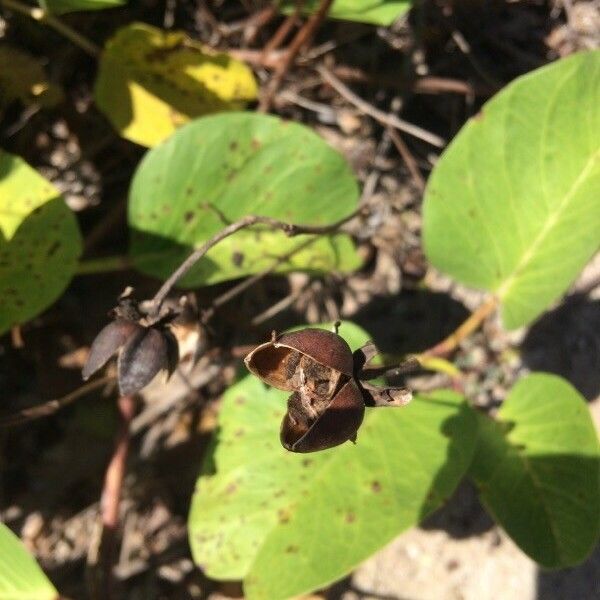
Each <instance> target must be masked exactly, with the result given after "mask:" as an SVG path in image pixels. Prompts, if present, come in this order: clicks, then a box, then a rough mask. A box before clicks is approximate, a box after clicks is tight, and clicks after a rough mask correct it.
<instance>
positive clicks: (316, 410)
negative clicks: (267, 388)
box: [245, 329, 365, 452]
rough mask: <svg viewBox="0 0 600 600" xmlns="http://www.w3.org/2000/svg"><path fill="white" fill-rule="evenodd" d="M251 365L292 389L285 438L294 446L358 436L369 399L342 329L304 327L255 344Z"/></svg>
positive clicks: (313, 446)
mask: <svg viewBox="0 0 600 600" xmlns="http://www.w3.org/2000/svg"><path fill="white" fill-rule="evenodd" d="M245 363H246V366H247V367H248V370H249V371H250V372H252V373H254V374H255V375H256V376H257V377H259V378H260V379H261V380H262V381H264V382H265V383H267V384H268V385H271V386H273V387H276V388H278V389H280V390H285V391H290V392H292V394H291V396H290V397H289V398H288V410H287V413H286V415H285V417H284V418H283V422H282V424H281V443H282V444H283V446H284V447H285V448H287V449H288V450H291V451H292V452H315V451H318V450H325V449H326V448H331V447H333V446H338V445H339V444H342V443H344V442H345V441H347V440H352V441H355V440H356V432H357V431H358V428H359V427H360V425H361V423H362V420H363V416H364V412H365V403H364V400H363V396H362V393H361V391H360V389H359V388H358V385H357V384H356V381H355V380H354V360H353V356H352V351H351V350H350V347H349V346H348V344H347V343H346V341H345V340H344V339H343V338H341V337H340V336H339V335H337V334H336V333H333V332H331V331H325V330H323V329H303V330H302V331H296V332H293V333H287V334H283V335H281V336H279V337H277V338H275V339H273V340H272V341H270V342H267V343H266V344H261V345H260V346H258V347H257V348H255V349H254V350H253V351H252V352H251V353H250V354H248V356H246V358H245Z"/></svg>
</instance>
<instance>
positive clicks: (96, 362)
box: [82, 288, 179, 395]
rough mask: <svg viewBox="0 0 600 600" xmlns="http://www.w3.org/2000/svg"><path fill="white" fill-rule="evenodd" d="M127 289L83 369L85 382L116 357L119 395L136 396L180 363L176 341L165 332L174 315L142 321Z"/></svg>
mask: <svg viewBox="0 0 600 600" xmlns="http://www.w3.org/2000/svg"><path fill="white" fill-rule="evenodd" d="M132 291H133V290H131V289H130V288H128V289H127V290H126V291H125V292H124V293H123V294H122V295H121V297H120V298H119V303H118V305H117V306H116V307H115V308H114V309H113V310H112V311H111V316H112V317H113V319H114V320H113V321H112V322H111V323H109V324H108V325H106V327H104V329H102V330H101V331H100V333H99V334H98V335H97V336H96V338H95V339H94V341H93V343H92V347H91V349H90V354H89V356H88V359H87V361H86V364H85V365H84V367H83V371H82V376H83V379H84V380H87V379H89V377H91V376H92V375H93V374H94V373H95V372H96V371H98V370H99V369H101V368H102V367H103V366H104V365H105V364H106V363H107V362H108V361H109V360H110V359H111V358H112V357H113V356H114V355H115V354H118V368H117V373H118V381H119V391H120V393H121V394H122V395H130V394H135V393H136V392H138V391H139V390H141V389H142V388H144V387H146V386H147V385H148V384H149V383H150V382H151V381H152V380H153V379H154V377H155V376H156V375H157V374H158V373H159V372H160V371H166V373H167V376H170V375H171V374H172V373H173V371H174V370H175V368H176V367H177V363H178V361H179V350H178V345H177V340H176V339H175V336H174V335H173V334H172V333H171V331H170V330H169V328H168V323H169V322H170V321H171V320H172V319H173V318H174V316H173V315H167V316H163V317H161V318H157V319H155V320H149V319H147V318H146V317H144V316H143V315H142V314H141V312H140V310H139V307H138V303H137V302H136V301H135V300H134V299H133V298H132Z"/></svg>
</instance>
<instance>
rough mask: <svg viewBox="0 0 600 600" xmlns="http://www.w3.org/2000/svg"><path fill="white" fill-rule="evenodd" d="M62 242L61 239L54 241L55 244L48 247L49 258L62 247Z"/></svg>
mask: <svg viewBox="0 0 600 600" xmlns="http://www.w3.org/2000/svg"><path fill="white" fill-rule="evenodd" d="M60 246H61V244H60V242H59V241H56V242H54V244H52V246H50V248H48V251H47V252H46V256H47V257H48V258H51V257H52V256H54V255H55V254H56V252H57V250H58V249H59V248H60Z"/></svg>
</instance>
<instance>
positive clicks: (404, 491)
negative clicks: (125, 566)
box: [189, 323, 476, 600]
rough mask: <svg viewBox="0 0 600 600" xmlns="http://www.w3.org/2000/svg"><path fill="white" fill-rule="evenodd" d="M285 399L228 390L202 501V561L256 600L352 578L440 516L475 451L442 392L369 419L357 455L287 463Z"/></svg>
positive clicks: (198, 541) (455, 401)
mask: <svg viewBox="0 0 600 600" xmlns="http://www.w3.org/2000/svg"><path fill="white" fill-rule="evenodd" d="M352 330H354V332H356V333H358V335H355V334H354V332H352ZM349 332H352V335H349ZM340 334H341V335H342V336H344V337H345V338H346V339H347V340H348V341H349V343H350V345H351V346H352V347H354V348H355V347H357V346H359V345H361V344H362V343H363V342H365V341H366V340H367V339H368V336H367V335H366V334H365V333H364V332H362V335H361V332H360V330H358V329H357V328H356V327H355V326H353V327H352V328H350V324H346V323H345V324H343V325H342V327H341V329H340ZM287 396H288V394H287V393H286V392H281V391H278V390H275V389H273V388H267V387H265V386H264V385H263V384H262V383H261V382H260V381H259V380H258V379H257V378H255V377H252V376H248V377H246V378H244V379H243V380H242V381H241V382H240V383H238V384H237V385H235V386H233V387H232V388H230V390H229V391H228V392H227V393H226V395H225V397H224V399H223V404H222V408H221V413H220V418H219V425H220V429H219V434H218V436H217V439H216V450H215V452H214V455H213V457H212V459H213V461H214V465H212V464H211V465H207V466H206V468H205V474H204V475H203V476H202V477H201V478H200V480H199V483H198V488H197V490H196V494H195V495H194V498H193V501H192V509H191V514H190V519H189V535H190V544H191V547H192V552H193V555H194V558H195V560H196V562H197V563H198V564H199V565H200V566H201V567H202V568H203V569H204V570H205V571H206V573H207V574H208V575H209V576H211V577H214V578H218V579H239V578H242V577H245V578H246V579H245V589H246V594H247V597H248V598H251V599H256V598H264V599H269V600H277V599H280V598H288V597H291V596H296V595H298V594H301V593H304V592H308V591H310V590H313V589H316V588H318V587H321V586H323V585H326V584H328V583H330V582H331V581H333V580H335V579H337V578H339V577H341V576H343V575H344V574H345V573H347V572H348V571H350V570H351V569H352V568H353V567H355V566H356V565H357V564H358V563H359V562H361V561H362V560H364V559H365V558H367V557H368V556H369V555H370V554H372V553H373V552H375V551H376V550H377V549H379V548H381V547H382V546H383V545H385V544H386V543H388V542H389V541H390V540H391V539H392V538H393V537H395V536H396V535H398V533H400V532H401V531H403V530H405V529H407V528H408V527H410V526H412V525H414V524H416V523H418V522H419V521H420V520H421V519H423V518H424V517H425V516H426V515H427V514H429V513H430V512H432V511H433V510H434V509H435V508H437V507H439V506H440V505H441V504H442V503H443V502H444V500H445V499H446V498H447V497H448V496H449V495H450V494H451V493H452V491H453V490H454V488H455V486H456V484H457V483H458V481H459V479H460V478H461V476H462V475H463V473H464V472H465V470H466V469H467V468H468V465H469V463H470V461H471V454H472V452H473V449H474V446H475V434H476V428H475V426H476V420H475V415H474V413H473V412H472V411H471V410H470V409H469V407H468V406H467V405H466V404H465V403H464V402H463V400H462V399H461V398H460V397H459V396H458V395H456V394H454V393H453V392H449V391H441V392H437V393H435V394H432V395H431V396H427V397H419V398H417V399H415V400H413V402H412V403H411V404H410V405H408V406H407V407H406V408H402V409H394V408H379V409H368V410H367V415H366V417H365V421H364V423H363V426H362V427H361V429H360V430H359V432H358V441H357V444H356V445H353V444H351V443H346V444H344V445H343V446H339V447H337V448H332V449H330V450H325V451H323V452H319V453H315V454H311V455H309V456H307V455H299V454H293V453H289V452H286V451H285V450H284V449H283V448H282V447H281V445H280V443H279V426H280V422H281V419H282V416H283V414H284V412H285V408H286V399H287ZM215 471H216V472H215Z"/></svg>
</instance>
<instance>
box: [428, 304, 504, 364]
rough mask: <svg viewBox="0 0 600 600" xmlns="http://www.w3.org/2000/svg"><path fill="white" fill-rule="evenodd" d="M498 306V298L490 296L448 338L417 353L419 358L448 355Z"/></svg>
mask: <svg viewBox="0 0 600 600" xmlns="http://www.w3.org/2000/svg"><path fill="white" fill-rule="evenodd" d="M496 308H498V298H496V297H495V296H490V297H489V298H488V299H487V300H486V301H485V302H484V303H483V304H481V305H480V306H479V307H478V308H477V310H475V311H474V312H473V313H472V314H471V316H470V317H468V318H467V319H466V320H465V321H464V322H463V323H462V324H461V325H459V326H458V327H457V328H456V329H455V330H454V331H453V332H452V333H451V334H450V335H449V336H448V337H447V338H445V339H444V340H442V341H441V342H439V343H438V344H436V345H435V346H433V347H432V348H429V349H428V350H425V351H424V352H421V354H419V355H417V358H419V357H423V358H432V357H438V358H439V357H443V356H447V355H448V354H450V353H451V352H453V351H454V350H456V348H457V347H458V345H459V344H460V343H461V342H462V341H463V340H464V339H465V338H467V337H468V336H469V335H471V334H472V333H473V332H474V331H476V330H477V329H479V327H480V326H481V324H482V323H483V322H484V321H485V319H487V318H488V317H489V316H490V315H491V314H492V313H493V312H494V311H495V310H496Z"/></svg>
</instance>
